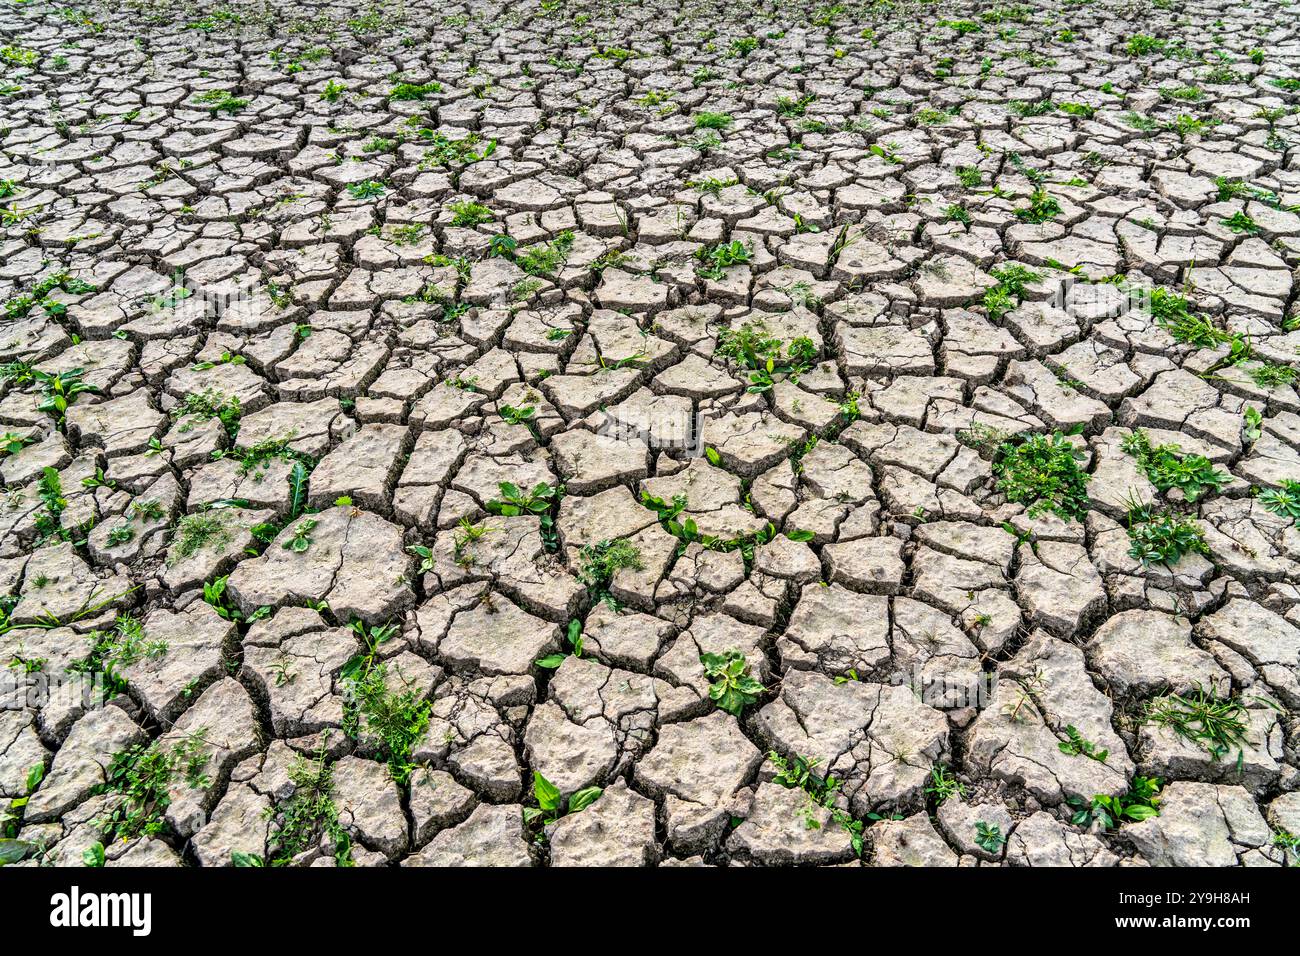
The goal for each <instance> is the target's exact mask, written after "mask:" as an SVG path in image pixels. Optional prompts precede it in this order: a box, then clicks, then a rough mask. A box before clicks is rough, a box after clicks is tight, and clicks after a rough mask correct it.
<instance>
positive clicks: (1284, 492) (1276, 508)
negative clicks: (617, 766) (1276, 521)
mask: <svg viewBox="0 0 1300 956" xmlns="http://www.w3.org/2000/svg"><path fill="white" fill-rule="evenodd" d="M1256 497H1257V498H1258V500H1259V503H1260V504H1261V505H1263V506H1264V508H1265V509H1266V510H1268V511H1271V512H1273V514H1275V515H1281V516H1282V517H1283V518H1288V519H1290V520H1291V521H1292V522H1293V523H1295V524H1300V481H1295V480H1293V479H1290V478H1286V479H1283V481H1282V484H1281V486H1280V487H1277V488H1265V489H1263V490H1261V491H1259V492H1257V494H1256Z"/></svg>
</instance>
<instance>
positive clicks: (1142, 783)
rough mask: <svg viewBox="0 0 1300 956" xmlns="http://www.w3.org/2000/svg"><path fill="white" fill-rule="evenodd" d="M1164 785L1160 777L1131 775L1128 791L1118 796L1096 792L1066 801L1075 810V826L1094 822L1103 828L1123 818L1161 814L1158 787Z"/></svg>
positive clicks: (1123, 819)
mask: <svg viewBox="0 0 1300 956" xmlns="http://www.w3.org/2000/svg"><path fill="white" fill-rule="evenodd" d="M1164 785H1165V782H1164V779H1163V778H1161V777H1141V776H1139V777H1134V778H1133V783H1132V784H1131V785H1130V787H1129V791H1128V793H1125V794H1122V795H1121V796H1118V797H1112V796H1108V795H1106V794H1097V795H1096V796H1094V797H1093V798H1092V800H1091V802H1088V801H1085V800H1083V799H1082V798H1080V797H1068V798H1067V799H1066V803H1067V804H1069V806H1070V807H1071V808H1072V809H1073V810H1074V813H1073V815H1072V816H1071V817H1070V822H1071V823H1073V824H1074V825H1075V826H1077V827H1087V826H1091V825H1092V824H1093V823H1096V824H1097V825H1098V826H1099V827H1100V828H1101V829H1103V830H1111V829H1114V828H1115V827H1117V826H1119V824H1121V823H1123V822H1125V821H1132V822H1134V823H1138V822H1141V821H1142V820H1147V819H1150V818H1151V817H1154V816H1159V815H1160V790H1161V788H1163V787H1164Z"/></svg>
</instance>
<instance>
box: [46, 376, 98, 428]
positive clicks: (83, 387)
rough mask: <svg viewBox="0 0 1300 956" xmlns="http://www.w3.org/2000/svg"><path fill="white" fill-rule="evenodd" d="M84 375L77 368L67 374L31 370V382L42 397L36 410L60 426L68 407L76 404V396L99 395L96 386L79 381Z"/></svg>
mask: <svg viewBox="0 0 1300 956" xmlns="http://www.w3.org/2000/svg"><path fill="white" fill-rule="evenodd" d="M84 374H85V370H84V369H79V368H74V369H71V370H69V371H67V372H42V371H41V370H40V369H32V372H31V378H32V381H34V382H35V383H36V386H37V387H38V388H39V389H40V390H41V395H42V396H43V398H42V401H41V403H40V404H39V405H38V406H36V407H37V410H39V411H42V412H45V413H46V414H47V415H52V416H54V419H55V420H56V421H57V422H58V423H59V424H60V425H62V424H63V420H64V416H65V415H66V414H67V411H68V407H69V406H71V405H72V404H73V403H74V402H76V400H77V396H78V395H82V394H84V393H86V392H92V393H95V394H98V393H99V387H98V386H96V385H91V384H90V383H89V382H83V381H82V380H81V376H82V375H84Z"/></svg>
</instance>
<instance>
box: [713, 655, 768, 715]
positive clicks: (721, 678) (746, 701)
mask: <svg viewBox="0 0 1300 956" xmlns="http://www.w3.org/2000/svg"><path fill="white" fill-rule="evenodd" d="M700 663H701V664H703V665H704V676H705V677H707V678H708V680H709V699H710V700H711V701H713V702H714V703H715V704H717V705H718V709H719V710H725V711H726V712H727V713H729V714H734V715H735V716H737V717H739V716H740V712H741V711H742V710H744V709H745V708H746V707H747V706H748V705H750V704H752V703H754V702H755V701H757V700H758V695H759V694H761V693H763V691H765V690H767V688H766V687H764V686H763V685H762V684H761V683H759V682H758V681H757V680H755V679H754V678H753V677H751V676H750V674H749V662H748V661H747V660H745V655H744V654H742V653H740V651H725V652H723V653H721V654H701V655H700Z"/></svg>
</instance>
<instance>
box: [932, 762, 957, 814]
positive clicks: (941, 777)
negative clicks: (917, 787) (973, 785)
mask: <svg viewBox="0 0 1300 956" xmlns="http://www.w3.org/2000/svg"><path fill="white" fill-rule="evenodd" d="M925 792H926V793H927V794H929V795H930V796H932V797H934V802H935V804H936V805H938V804H941V803H943V802H944V801H945V800H947V799H948V798H949V797H964V796H965V795H966V785H965V784H964V783H962V782H961V781H960V780H958V779H957V777H956V775H954V774H953V772H952V770H951V769H949V768H948V767H946V766H944V765H943V764H939V763H937V764H935V765H934V766H933V767H931V768H930V782H929V783H927V784H926V785H925Z"/></svg>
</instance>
